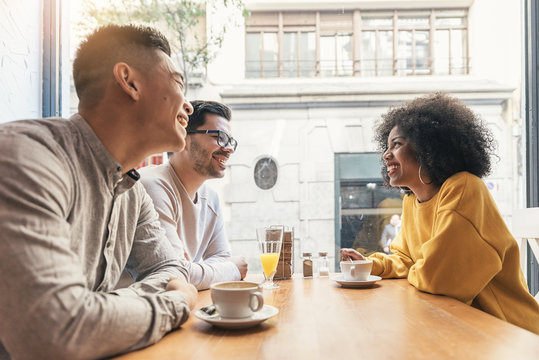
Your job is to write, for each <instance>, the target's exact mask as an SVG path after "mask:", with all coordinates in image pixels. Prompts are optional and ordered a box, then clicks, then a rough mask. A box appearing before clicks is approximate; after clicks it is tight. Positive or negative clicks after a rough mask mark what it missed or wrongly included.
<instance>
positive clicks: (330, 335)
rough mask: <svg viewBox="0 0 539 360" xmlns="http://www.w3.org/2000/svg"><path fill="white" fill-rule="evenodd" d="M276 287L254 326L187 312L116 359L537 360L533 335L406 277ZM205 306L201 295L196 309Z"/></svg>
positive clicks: (299, 281) (298, 281) (538, 346)
mask: <svg viewBox="0 0 539 360" xmlns="http://www.w3.org/2000/svg"><path fill="white" fill-rule="evenodd" d="M250 279H251V280H252V279H253V277H252V276H251V277H250ZM276 283H278V284H279V285H280V289H276V290H272V291H268V290H264V301H265V303H266V304H269V305H273V306H275V307H277V308H278V309H279V311H280V313H279V314H278V315H277V316H275V317H273V318H271V319H269V320H267V321H266V322H264V323H262V324H261V325H259V326H257V327H254V328H250V329H243V330H223V329H218V328H215V327H212V326H211V325H209V324H208V323H206V322H204V321H203V320H199V319H198V318H196V317H195V316H194V315H191V317H190V319H189V320H188V321H187V322H186V323H185V324H184V325H183V326H182V327H181V328H180V329H179V330H177V331H174V332H172V333H170V334H168V335H167V336H165V337H164V338H163V339H162V340H161V341H159V342H158V343H157V344H155V345H153V346H150V347H148V348H146V349H142V350H139V351H136V352H133V353H130V354H126V355H124V356H122V357H120V358H121V359H145V360H146V359H204V360H205V359H327V360H332V359H341V358H342V359H360V358H361V359H489V360H490V359H503V360H512V359H519V360H520V359H539V336H537V335H535V334H533V333H531V332H529V331H526V330H524V329H521V328H519V327H516V326H514V325H511V324H509V323H506V322H504V321H502V320H499V319H497V318H495V317H493V316H491V315H488V314H486V313H484V312H482V311H479V310H477V309H474V308H472V307H471V306H467V305H465V304H463V303H461V302H459V301H456V300H454V299H451V298H448V297H445V296H435V295H430V294H426V293H422V292H420V291H418V290H416V289H415V288H414V287H412V286H411V285H409V284H408V282H407V280H382V281H379V282H377V283H376V284H375V285H374V286H373V287H372V288H366V289H347V288H342V287H341V286H340V285H338V284H337V283H336V282H334V281H333V280H331V279H328V278H313V279H303V278H302V277H294V278H293V279H292V280H282V281H276ZM210 303H211V297H210V292H209V290H207V291H202V292H200V293H199V298H198V302H197V305H196V309H199V308H201V307H203V306H206V305H209V304H210Z"/></svg>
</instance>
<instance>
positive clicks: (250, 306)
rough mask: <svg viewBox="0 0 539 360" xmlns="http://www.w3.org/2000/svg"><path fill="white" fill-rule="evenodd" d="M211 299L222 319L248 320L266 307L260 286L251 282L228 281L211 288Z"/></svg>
mask: <svg viewBox="0 0 539 360" xmlns="http://www.w3.org/2000/svg"><path fill="white" fill-rule="evenodd" d="M210 291H211V298H212V300H213V304H214V305H215V307H216V308H217V312H218V313H219V315H220V316H221V317H222V318H236V319H240V318H246V317H249V316H251V315H253V313H254V312H256V311H259V310H260V309H262V307H263V306H264V297H263V296H262V293H261V292H260V285H259V284H257V283H254V282H249V281H226V282H221V283H216V284H213V285H211V286H210Z"/></svg>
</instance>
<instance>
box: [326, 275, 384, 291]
mask: <svg viewBox="0 0 539 360" xmlns="http://www.w3.org/2000/svg"><path fill="white" fill-rule="evenodd" d="M331 280H334V281H336V282H338V283H339V284H341V286H342V287H349V288H364V287H369V286H372V285H373V284H374V283H375V282H377V281H378V280H382V278H381V277H380V276H376V275H369V279H368V280H345V279H344V275H339V276H336V277H334V278H331Z"/></svg>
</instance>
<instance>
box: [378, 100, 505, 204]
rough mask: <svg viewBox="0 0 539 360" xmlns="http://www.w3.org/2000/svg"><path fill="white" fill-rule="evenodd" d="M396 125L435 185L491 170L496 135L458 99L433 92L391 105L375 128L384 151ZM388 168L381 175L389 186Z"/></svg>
mask: <svg viewBox="0 0 539 360" xmlns="http://www.w3.org/2000/svg"><path fill="white" fill-rule="evenodd" d="M395 126H397V127H398V128H399V130H400V131H401V133H402V134H403V135H404V136H405V137H406V138H407V140H408V141H409V143H410V145H412V148H413V149H414V150H415V151H416V154H417V161H418V163H419V164H420V165H421V172H422V174H424V175H425V177H428V178H430V179H431V180H432V183H433V184H435V185H438V186H441V185H442V184H443V183H444V181H445V180H447V179H448V178H449V177H450V176H452V175H454V174H456V173H458V172H460V171H468V172H470V173H472V174H474V175H476V176H478V177H483V176H486V175H488V174H489V173H490V169H491V155H495V154H494V151H495V148H496V144H495V141H494V137H493V136H492V133H491V132H490V130H489V129H488V128H487V126H486V125H485V123H484V122H483V121H482V120H481V119H479V118H478V117H477V116H476V115H475V114H474V113H473V112H472V111H471V110H470V109H469V108H468V107H466V106H465V105H464V104H463V103H462V102H460V100H458V99H456V98H453V97H450V96H448V95H447V94H443V93H434V94H430V95H427V96H424V97H420V98H417V99H414V100H412V101H410V102H408V103H406V104H403V105H401V106H398V107H394V108H391V109H390V110H389V112H388V113H386V114H385V115H382V119H381V122H380V123H379V124H378V126H377V127H376V135H375V141H376V142H377V144H378V150H379V151H380V152H381V153H382V154H383V153H384V152H385V151H386V150H387V138H388V136H389V133H390V131H391V130H392V129H393V127H395ZM386 170H387V169H386V167H385V165H383V168H382V176H383V178H384V182H385V184H386V185H387V186H389V177H388V176H387V171H386ZM405 191H406V192H407V193H410V191H409V190H408V189H405Z"/></svg>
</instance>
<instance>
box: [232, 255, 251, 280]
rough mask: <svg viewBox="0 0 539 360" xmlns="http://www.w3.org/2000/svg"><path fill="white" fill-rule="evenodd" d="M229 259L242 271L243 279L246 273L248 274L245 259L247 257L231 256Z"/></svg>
mask: <svg viewBox="0 0 539 360" xmlns="http://www.w3.org/2000/svg"><path fill="white" fill-rule="evenodd" d="M228 260H230V261H232V263H233V264H234V265H236V267H237V268H238V270H239V271H240V275H241V279H242V280H243V279H244V278H245V275H247V261H245V258H244V257H243V256H231V257H230V258H229V259H228Z"/></svg>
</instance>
